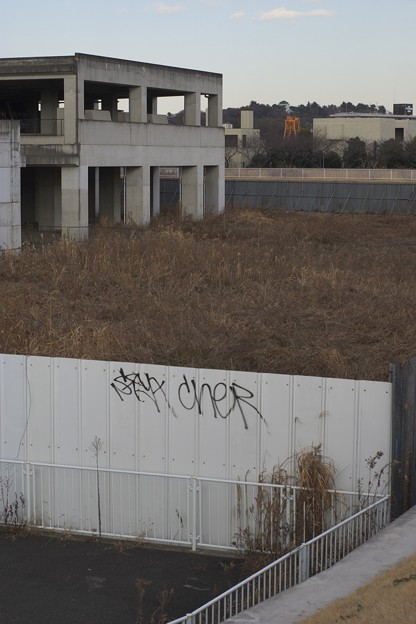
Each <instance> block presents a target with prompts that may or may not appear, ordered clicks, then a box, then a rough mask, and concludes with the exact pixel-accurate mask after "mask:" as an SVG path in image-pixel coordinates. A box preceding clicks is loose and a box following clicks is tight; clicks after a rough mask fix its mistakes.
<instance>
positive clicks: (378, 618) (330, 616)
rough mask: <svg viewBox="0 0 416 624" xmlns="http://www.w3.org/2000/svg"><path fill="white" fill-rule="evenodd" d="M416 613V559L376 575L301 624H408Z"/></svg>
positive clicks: (411, 558) (415, 557)
mask: <svg viewBox="0 0 416 624" xmlns="http://www.w3.org/2000/svg"><path fill="white" fill-rule="evenodd" d="M415 613H416V556H413V557H410V558H409V559H406V560H405V561H403V562H402V563H400V564H399V565H398V566H396V567H394V568H391V569H390V570H388V571H387V572H384V573H383V574H380V575H378V576H376V578H375V579H374V580H373V581H372V582H371V583H368V584H367V585H365V586H364V587H361V588H360V589H358V590H357V591H356V592H354V593H353V594H351V595H350V596H348V597H346V598H342V599H341V600H337V601H336V602H334V603H332V604H331V605H329V606H328V607H326V608H324V609H321V610H320V611H318V612H317V613H316V614H315V615H313V616H311V617H308V618H306V619H304V620H302V624H341V623H342V622H346V621H348V620H351V621H353V622H354V623H355V624H359V623H360V622H362V623H363V624H364V623H365V624H391V622H394V623H395V624H409V623H410V622H414V620H415Z"/></svg>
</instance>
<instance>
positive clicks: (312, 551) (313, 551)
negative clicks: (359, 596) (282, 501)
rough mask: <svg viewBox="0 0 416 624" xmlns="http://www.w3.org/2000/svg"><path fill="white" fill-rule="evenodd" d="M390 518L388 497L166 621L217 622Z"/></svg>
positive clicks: (298, 579) (313, 569)
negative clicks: (191, 609)
mask: <svg viewBox="0 0 416 624" xmlns="http://www.w3.org/2000/svg"><path fill="white" fill-rule="evenodd" d="M388 522H389V497H387V496H386V497H384V498H382V499H380V500H379V501H377V502H376V503H374V504H372V505H370V506H369V507H367V508H366V509H363V510H361V511H359V512H358V513H356V514H354V515H353V516H351V517H349V518H347V519H346V520H344V521H343V522H340V523H339V524H337V525H336V526H334V527H333V528H331V529H329V530H327V531H325V532H324V533H322V534H321V535H319V536H317V537H314V538H313V539H311V540H309V541H308V542H306V543H304V544H302V545H301V546H299V547H298V548H296V549H294V550H292V551H291V552H290V553H288V554H286V555H284V556H283V557H280V559H278V560H277V561H274V562H273V563H271V564H269V565H268V566H266V567H265V568H263V569H261V570H259V571H258V572H256V573H255V574H252V575H251V576H250V577H249V578H247V579H245V580H244V581H242V582H241V583H238V585H235V586H234V587H232V588H231V589H229V590H228V591H226V592H224V593H222V594H221V595H220V596H218V597H217V598H214V599H213V600H211V601H210V602H207V603H206V604H205V605H203V606H202V607H200V608H199V609H197V610H195V611H193V612H192V613H188V614H187V615H185V616H184V617H182V618H178V619H176V620H172V621H171V622H169V624H220V623H221V622H225V621H227V620H228V619H229V618H231V617H233V616H234V615H237V614H238V613H241V612H242V611H245V610H247V609H249V608H251V607H254V606H255V605H257V604H259V603H260V602H263V601H264V600H267V599H268V598H271V597H272V596H276V595H277V594H280V593H281V592H283V591H285V590H286V589H289V588H290V587H293V586H295V585H298V584H299V583H302V582H303V581H306V580H307V579H308V578H309V577H311V576H313V575H315V574H317V573H319V572H323V571H324V570H327V569H328V568H330V567H331V566H333V565H334V564H335V563H337V561H339V560H340V559H342V558H343V557H345V555H347V554H348V553H350V552H351V551H353V550H354V549H355V548H357V547H358V546H360V544H363V543H364V542H366V541H367V540H368V539H370V537H372V536H373V535H375V534H376V533H378V532H379V531H380V530H381V529H383V528H384V527H385V526H386V525H387V524H388Z"/></svg>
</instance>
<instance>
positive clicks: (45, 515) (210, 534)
mask: <svg viewBox="0 0 416 624" xmlns="http://www.w3.org/2000/svg"><path fill="white" fill-rule="evenodd" d="M304 494H305V492H304V490H302V489H301V488H299V487H296V486H288V485H278V484H269V483H257V482H248V481H244V482H241V481H231V480H230V481H228V480H222V479H209V478H201V477H195V476H186V475H169V474H159V473H145V472H133V471H126V470H111V469H106V468H99V470H98V471H97V469H96V468H92V467H88V468H86V467H79V466H65V465H54V464H46V463H35V462H23V461H7V460H0V522H2V523H13V522H14V523H21V522H27V523H29V524H30V525H32V526H34V527H38V528H41V529H51V530H58V531H66V532H73V533H81V534H88V535H91V534H93V535H99V534H100V535H101V536H105V537H110V538H111V537H113V538H125V539H136V540H137V539H140V540H145V541H149V542H160V543H167V544H176V545H183V546H188V547H190V548H192V549H193V550H196V548H197V547H203V548H216V549H222V550H226V549H234V550H236V549H239V548H242V547H244V546H245V545H246V544H247V541H249V540H250V541H251V543H256V544H259V545H260V547H261V548H262V549H265V550H272V551H274V552H276V551H277V550H281V551H284V550H286V549H287V547H288V545H289V544H293V543H300V542H302V541H306V540H307V539H309V538H310V537H314V536H315V535H316V534H317V533H318V532H321V531H322V530H324V529H326V528H329V527H332V526H334V525H335V524H336V523H337V522H339V521H340V520H343V519H344V518H346V517H347V516H350V515H351V514H352V513H354V512H355V511H357V510H359V509H362V507H363V506H367V505H368V504H369V503H372V502H374V501H375V500H377V499H378V498H380V496H376V495H369V494H357V493H354V492H338V491H331V492H328V503H327V505H326V507H325V509H326V511H325V513H324V514H321V516H320V517H319V518H318V519H317V521H316V523H315V521H314V522H313V523H312V526H309V527H308V528H307V529H306V528H305V523H304V522H303V518H304V517H305V496H304ZM265 511H267V513H266V512H265ZM309 525H311V523H310V522H309ZM306 530H307V531H308V532H306Z"/></svg>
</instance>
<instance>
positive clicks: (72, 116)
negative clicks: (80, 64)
mask: <svg viewBox="0 0 416 624" xmlns="http://www.w3.org/2000/svg"><path fill="white" fill-rule="evenodd" d="M82 99H83V98H82ZM64 103H65V106H64V137H65V138H64V140H65V143H76V142H77V77H76V76H67V77H66V78H64ZM83 117H84V111H82V118H83Z"/></svg>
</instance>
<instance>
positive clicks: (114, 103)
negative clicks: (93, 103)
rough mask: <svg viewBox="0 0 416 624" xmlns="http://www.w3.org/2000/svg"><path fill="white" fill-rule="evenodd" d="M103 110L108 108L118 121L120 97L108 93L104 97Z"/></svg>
mask: <svg viewBox="0 0 416 624" xmlns="http://www.w3.org/2000/svg"><path fill="white" fill-rule="evenodd" d="M101 104H102V110H108V111H110V113H111V119H112V121H117V107H118V98H117V97H116V96H115V95H106V96H104V97H103V98H102V102H101Z"/></svg>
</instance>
